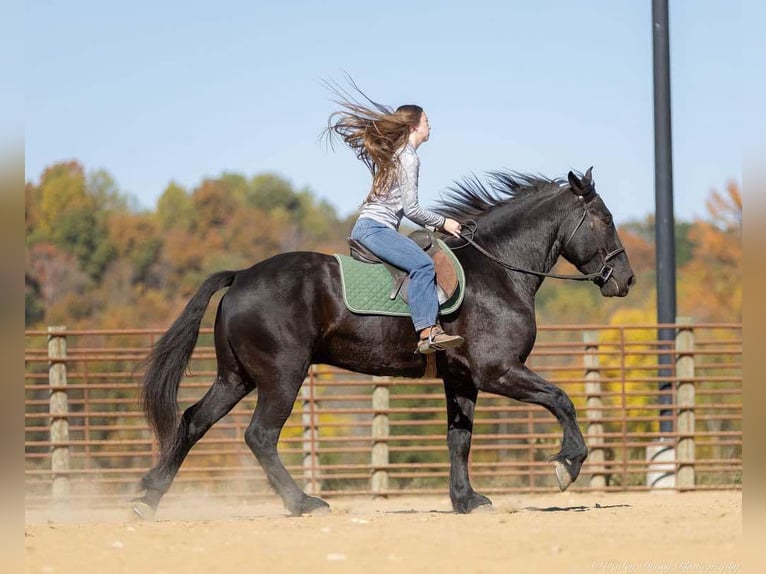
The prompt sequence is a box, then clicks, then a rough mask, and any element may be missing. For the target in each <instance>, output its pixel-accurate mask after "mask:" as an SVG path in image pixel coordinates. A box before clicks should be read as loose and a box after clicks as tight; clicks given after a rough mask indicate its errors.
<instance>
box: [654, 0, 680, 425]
mask: <svg viewBox="0 0 766 574" xmlns="http://www.w3.org/2000/svg"><path fill="white" fill-rule="evenodd" d="M652 33H653V37H654V41H653V48H654V50H653V53H654V200H655V206H656V208H655V243H656V255H657V322H658V323H660V324H663V323H664V324H672V323H675V321H676V242H675V218H674V214H673V154H672V145H671V142H672V139H671V127H670V40H669V33H668V0H652ZM657 335H658V339H659V341H660V347H659V348H660V350H661V351H662V350H665V351H670V350H671V349H672V345H673V340H674V338H675V331H674V329H672V328H666V327H665V328H659V329H658V332H657ZM658 360H659V365H660V368H659V372H658V374H659V376H660V377H662V378H666V379H667V380H664V381H660V383H659V390H660V396H659V404H660V405H662V406H661V407H660V416H665V417H668V418H667V420H661V421H660V432H661V433H672V432H673V421H672V419H671V418H670V415H672V410H671V409H670V408H668V407H669V406H670V404H671V403H672V400H673V399H672V396H671V394H670V393H668V392H667V391H669V390H670V389H672V383H671V381H670V379H671V377H672V376H673V368H672V366H673V357H672V355H671V354H669V353H660V354H659V356H658ZM665 405H668V407H665Z"/></svg>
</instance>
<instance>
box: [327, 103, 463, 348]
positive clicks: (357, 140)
mask: <svg viewBox="0 0 766 574" xmlns="http://www.w3.org/2000/svg"><path fill="white" fill-rule="evenodd" d="M362 95H364V94H362ZM365 98H366V96H365ZM367 99H368V101H370V103H371V104H372V105H373V106H374V108H375V109H372V108H369V107H367V106H363V105H361V104H359V103H357V102H350V101H348V100H346V99H345V98H341V99H340V100H339V101H338V103H339V104H340V105H341V106H342V108H343V109H342V110H341V111H337V112H335V113H333V114H332V115H331V116H330V119H329V123H328V131H329V133H330V135H332V133H335V134H337V135H339V136H340V137H341V138H342V139H343V141H344V142H345V143H346V144H347V145H348V146H349V147H350V148H351V149H352V150H353V151H354V152H355V153H356V157H357V158H358V159H360V160H362V161H363V162H364V163H365V165H366V166H367V167H368V168H369V170H370V172H371V173H372V176H373V178H372V188H371V190H370V193H369V194H368V195H367V199H366V200H365V201H364V203H363V204H362V208H361V213H360V214H359V218H358V219H357V221H356V223H355V224H354V228H353V229H352V231H351V238H352V239H354V240H356V241H358V242H359V243H361V244H362V245H363V246H364V247H366V248H367V249H369V250H370V251H372V252H373V253H374V254H375V255H377V256H378V257H379V258H380V259H382V260H383V261H386V262H387V263H390V264H391V265H393V266H395V267H398V268H400V269H403V270H405V271H407V272H408V273H409V279H410V280H409V287H408V290H407V295H408V299H409V305H410V313H411V315H412V322H413V324H414V326H415V330H416V331H418V332H419V341H418V346H417V352H420V353H423V354H429V353H433V352H435V351H442V350H444V349H447V348H451V347H457V346H459V345H461V344H462V343H463V338H462V337H460V336H458V335H449V334H447V333H445V332H444V330H443V329H442V328H441V326H440V325H439V323H438V322H437V315H438V312H439V300H438V296H437V294H436V272H435V270H434V265H433V261H432V260H431V258H430V257H429V256H428V255H426V253H425V251H423V249H421V248H420V247H419V246H418V245H417V244H416V243H415V242H414V241H412V240H411V239H410V238H409V237H406V236H405V235H403V234H401V233H399V225H400V224H401V222H402V217H403V216H404V217H407V219H409V220H410V221H412V222H414V223H417V224H419V225H422V226H424V227H425V226H433V227H436V228H438V229H441V230H442V231H444V232H446V233H448V234H450V235H454V236H455V237H459V234H460V223H458V222H457V221H455V220H454V219H450V218H448V217H444V216H442V215H439V214H437V213H434V212H432V211H428V210H426V209H423V208H422V207H421V206H420V205H419V204H418V170H419V168H420V159H419V158H418V154H417V151H416V150H417V149H418V147H419V146H420V144H422V143H423V142H425V141H428V136H429V135H430V132H431V126H430V124H429V123H428V116H427V115H426V113H425V111H423V108H421V107H420V106H416V105H412V104H408V105H403V106H399V107H398V108H397V109H396V111H394V110H392V109H391V108H389V107H387V106H382V105H380V104H377V103H375V102H373V101H372V100H369V98H367Z"/></svg>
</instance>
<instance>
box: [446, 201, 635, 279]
mask: <svg viewBox="0 0 766 574" xmlns="http://www.w3.org/2000/svg"><path fill="white" fill-rule="evenodd" d="M591 194H592V195H591ZM595 196H596V192H595V190H593V188H591V189H590V190H589V191H588V193H586V194H584V195H578V197H579V198H580V200H582V201H583V212H582V215H581V216H580V219H579V221H578V222H577V225H575V228H574V230H573V231H572V233H570V235H569V238H568V239H567V240H566V242H565V243H564V245H563V247H562V248H561V250H562V251H563V250H564V249H566V246H567V245H569V242H570V241H572V239H573V238H574V236H575V234H576V233H577V232H578V231H579V229H580V227H582V224H583V223H584V222H585V219H586V218H587V217H588V204H589V203H590V202H591V201H592V199H593V198H594V197H595ZM463 227H467V228H468V230H469V231H468V233H463V232H461V233H460V237H462V238H463V239H464V240H465V241H466V243H468V244H470V245H472V246H473V247H474V248H475V249H476V250H477V251H478V252H479V253H481V254H482V255H484V256H485V257H487V258H488V259H489V260H491V261H493V262H495V263H497V264H498V265H500V266H501V267H504V268H506V269H508V270H509V271H516V272H518V273H527V274H528V275H536V276H538V277H551V278H553V279H567V280H569V281H593V282H594V283H595V284H596V285H598V286H599V287H602V286H603V285H605V284H606V282H607V281H609V279H611V277H612V274H613V273H614V267H612V266H611V265H608V261H609V260H610V259H613V258H614V257H617V256H618V255H619V254H620V253H622V252H624V251H625V248H624V247H619V248H617V249H615V250H614V251H610V252H609V253H607V254H606V255H605V256H604V259H603V261H602V262H601V269H599V270H598V271H596V272H595V273H588V274H585V275H559V274H556V273H543V272H542V271H535V270H533V269H524V268H523V267H516V266H515V265H511V264H510V263H506V262H505V261H503V260H501V259H499V258H498V257H496V256H495V255H493V254H492V253H490V252H489V251H487V250H486V249H484V248H483V247H482V246H481V245H479V244H478V243H476V242H475V241H474V240H473V236H474V234H475V233H476V229H477V228H478V223H477V222H476V221H475V220H473V219H469V220H468V221H466V222H465V223H464V224H463ZM462 247H465V245H463V246H462ZM459 248H460V247H457V249H459Z"/></svg>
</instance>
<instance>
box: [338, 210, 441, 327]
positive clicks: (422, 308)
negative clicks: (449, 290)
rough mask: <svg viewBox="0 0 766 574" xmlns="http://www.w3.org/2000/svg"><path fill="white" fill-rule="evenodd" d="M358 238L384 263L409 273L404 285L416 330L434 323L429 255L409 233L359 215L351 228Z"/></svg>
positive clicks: (433, 274)
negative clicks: (406, 234) (408, 235)
mask: <svg viewBox="0 0 766 574" xmlns="http://www.w3.org/2000/svg"><path fill="white" fill-rule="evenodd" d="M351 239H354V240H355V241H358V242H359V243H361V244H362V245H364V246H365V247H366V248H367V249H369V250H370V251H372V252H373V253H374V254H375V255H377V256H378V257H379V258H380V259H382V260H383V261H385V262H386V263H390V264H391V265H393V266H394V267H398V268H399V269H403V270H405V271H407V272H408V273H409V277H410V282H409V287H408V288H407V297H408V299H409V305H410V314H411V315H412V322H413V324H414V325H415V330H416V331H421V330H423V329H425V328H426V327H430V326H431V325H435V324H436V316H437V314H438V313H439V299H438V297H437V295H436V271H435V270H434V263H433V261H432V260H431V258H430V257H429V256H428V255H426V252H425V251H423V249H421V248H420V246H419V245H418V244H417V243H415V242H414V241H413V240H412V239H410V238H409V237H407V236H405V235H402V234H401V233H399V232H398V231H395V230H394V229H391V228H390V227H388V226H387V225H383V224H382V223H378V222H377V221H375V220H374V219H369V218H367V217H360V218H359V219H357V220H356V224H354V228H353V229H352V230H351Z"/></svg>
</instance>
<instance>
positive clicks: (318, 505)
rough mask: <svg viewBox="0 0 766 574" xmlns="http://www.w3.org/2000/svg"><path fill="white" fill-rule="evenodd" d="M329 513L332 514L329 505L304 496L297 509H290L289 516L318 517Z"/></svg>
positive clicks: (313, 497)
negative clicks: (308, 515)
mask: <svg viewBox="0 0 766 574" xmlns="http://www.w3.org/2000/svg"><path fill="white" fill-rule="evenodd" d="M330 512H332V510H330V505H329V504H327V503H326V502H325V501H324V500H322V499H321V498H317V497H316V496H306V497H305V498H304V499H303V500H302V501H301V503H300V506H299V507H298V508H290V514H292V515H293V516H303V515H304V514H311V515H313V516H319V515H322V514H329V513H330Z"/></svg>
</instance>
